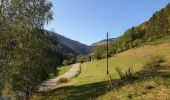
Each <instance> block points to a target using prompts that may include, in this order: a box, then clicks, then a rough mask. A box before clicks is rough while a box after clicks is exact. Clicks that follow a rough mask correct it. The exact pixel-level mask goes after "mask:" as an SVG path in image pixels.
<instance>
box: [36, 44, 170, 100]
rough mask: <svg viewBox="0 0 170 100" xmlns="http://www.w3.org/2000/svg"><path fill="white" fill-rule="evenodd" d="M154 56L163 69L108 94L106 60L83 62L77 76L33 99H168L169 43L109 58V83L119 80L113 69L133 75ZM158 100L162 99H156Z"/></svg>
mask: <svg viewBox="0 0 170 100" xmlns="http://www.w3.org/2000/svg"><path fill="white" fill-rule="evenodd" d="M154 55H161V56H164V57H165V61H166V62H164V63H163V65H162V66H163V67H161V68H160V69H159V70H157V72H159V74H158V73H156V76H154V77H146V78H143V79H139V80H135V81H128V82H122V84H120V85H116V86H115V87H114V88H111V89H110V92H109V91H108V88H109V86H108V83H109V77H108V76H107V75H106V59H102V60H100V61H98V62H97V61H91V62H86V63H83V64H82V65H81V66H82V72H81V74H80V75H79V76H78V77H76V78H74V79H72V80H71V81H69V82H67V83H63V84H60V85H58V86H57V88H56V89H53V90H49V91H46V92H41V93H38V94H37V95H35V96H34V98H33V99H35V100H41V99H44V100H95V99H99V100H117V99H118V100H126V99H138V100H141V99H145V100H147V99H148V100H150V99H155V100H156V99H157V100H166V99H170V97H169V95H170V67H169V66H170V43H163V44H159V45H152V46H151V45H146V46H143V47H139V48H133V49H130V50H127V51H125V52H122V53H119V54H117V55H114V56H113V57H111V58H109V72H110V75H111V77H112V79H113V80H119V78H120V77H119V75H118V74H117V72H116V71H115V67H120V68H121V69H122V71H123V72H125V71H126V70H128V68H129V67H133V70H134V72H140V71H141V70H143V65H144V64H145V63H146V62H147V61H148V60H149V59H150V57H152V56H154ZM159 97H162V98H159Z"/></svg>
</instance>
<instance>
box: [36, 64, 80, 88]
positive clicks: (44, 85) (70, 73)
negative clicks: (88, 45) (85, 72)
mask: <svg viewBox="0 0 170 100" xmlns="http://www.w3.org/2000/svg"><path fill="white" fill-rule="evenodd" d="M79 70H80V63H77V64H73V65H72V67H71V69H70V70H69V71H68V72H66V73H64V74H63V75H61V76H58V77H56V78H54V79H50V80H48V81H45V82H43V83H42V84H41V85H40V86H39V88H38V91H45V90H47V89H48V88H50V87H53V86H56V85H57V83H58V82H59V80H60V79H61V78H67V79H71V78H73V77H74V76H75V75H76V74H78V71H79Z"/></svg>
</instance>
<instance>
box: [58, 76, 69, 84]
mask: <svg viewBox="0 0 170 100" xmlns="http://www.w3.org/2000/svg"><path fill="white" fill-rule="evenodd" d="M66 82H68V79H67V78H64V77H62V78H60V79H59V80H58V83H66Z"/></svg>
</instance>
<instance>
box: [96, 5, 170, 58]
mask: <svg viewBox="0 0 170 100" xmlns="http://www.w3.org/2000/svg"><path fill="white" fill-rule="evenodd" d="M167 38H170V4H168V5H167V6H166V7H165V8H162V9H161V10H160V11H157V12H155V13H154V14H153V16H151V17H150V19H149V20H148V21H145V22H143V23H141V24H140V25H138V26H132V27H131V28H129V29H127V31H125V32H124V34H123V35H122V36H120V37H119V38H117V39H116V40H115V41H113V42H110V43H109V56H112V55H114V54H117V53H120V52H122V51H125V50H128V49H131V48H134V47H139V46H142V45H145V44H150V42H154V41H158V40H166V39H167ZM104 48H106V46H105V45H103V46H100V45H99V46H97V47H96V49H94V51H93V52H94V54H96V55H97V56H99V58H104V57H106V56H103V55H105V50H106V49H104Z"/></svg>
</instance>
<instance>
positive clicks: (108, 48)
mask: <svg viewBox="0 0 170 100" xmlns="http://www.w3.org/2000/svg"><path fill="white" fill-rule="evenodd" d="M106 34H107V75H109V68H108V66H109V59H108V56H109V54H108V52H109V45H108V42H109V33H108V32H107V33H106Z"/></svg>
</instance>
